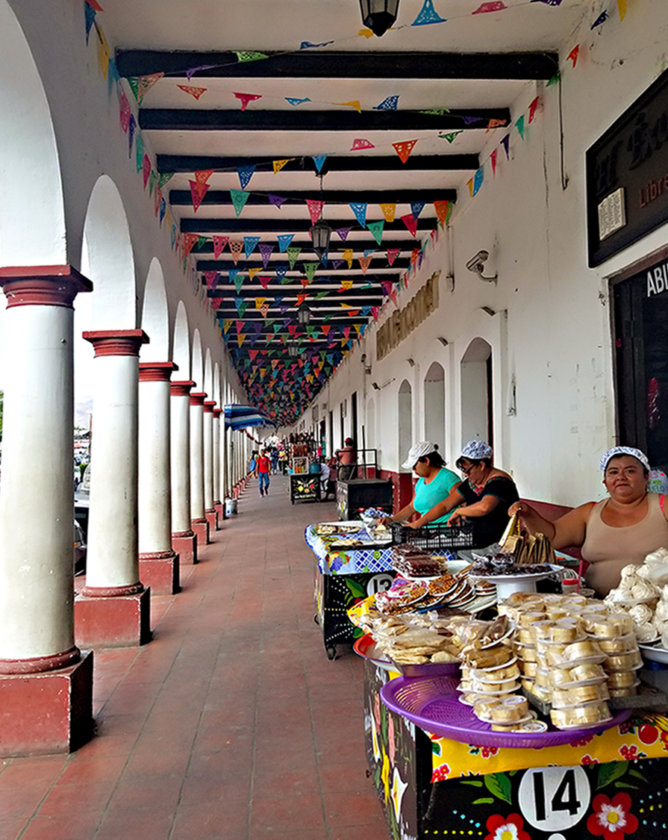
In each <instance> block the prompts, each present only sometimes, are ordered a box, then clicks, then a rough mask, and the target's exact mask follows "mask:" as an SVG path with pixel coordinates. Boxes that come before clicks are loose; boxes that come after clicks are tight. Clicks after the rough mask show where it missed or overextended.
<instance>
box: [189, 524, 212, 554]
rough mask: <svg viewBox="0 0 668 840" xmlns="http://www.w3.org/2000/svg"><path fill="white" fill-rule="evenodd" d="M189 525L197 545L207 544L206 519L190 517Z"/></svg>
mask: <svg viewBox="0 0 668 840" xmlns="http://www.w3.org/2000/svg"><path fill="white" fill-rule="evenodd" d="M190 527H191V528H192V529H193V533H194V534H195V537H196V538H197V545H198V547H199V546H200V545H208V544H209V523H208V522H207V521H206V519H192V520H191V521H190Z"/></svg>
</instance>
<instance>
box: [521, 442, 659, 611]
mask: <svg viewBox="0 0 668 840" xmlns="http://www.w3.org/2000/svg"><path fill="white" fill-rule="evenodd" d="M600 467H601V471H602V473H603V485H604V486H605V489H606V490H607V491H608V494H609V498H608V499H605V500H604V501H602V502H586V503H585V504H583V505H580V506H579V507H577V508H575V509H574V510H571V511H569V512H568V513H566V514H564V516H561V517H560V518H559V519H557V520H556V521H555V522H549V521H548V520H546V519H543V517H542V516H540V515H539V514H538V513H537V512H536V511H535V510H534V509H533V508H532V507H531V505H528V504H527V503H526V502H518V503H517V504H515V505H513V506H512V507H511V509H510V513H511V514H512V513H518V514H519V517H520V521H521V522H522V525H523V526H524V528H526V530H527V531H528V532H529V533H531V534H535V533H542V534H545V536H546V537H547V538H548V539H549V540H550V541H551V542H552V546H553V547H554V548H557V549H559V548H567V547H568V546H571V545H572V546H577V547H578V548H580V547H581V551H580V553H581V554H582V557H583V558H584V559H585V560H586V561H587V563H589V567H588V569H587V573H586V581H587V583H588V584H589V586H591V587H593V588H594V589H595V590H596V591H597V592H598V594H599V595H603V596H605V595H607V594H608V592H609V591H610V590H611V589H613V588H614V587H616V586H618V585H619V580H620V574H621V570H622V569H623V567H624V566H626V565H628V564H629V563H636V564H638V565H640V564H641V563H642V562H643V560H644V559H645V557H646V556H647V555H648V554H649V553H650V552H652V551H655V550H656V549H657V548H661V547H665V548H668V521H667V520H668V505H666V504H665V499H666V497H665V496H660V495H659V494H657V493H648V491H647V482H648V479H649V472H650V469H649V461H648V460H647V456H646V455H645V454H644V452H641V450H640V449H635V448H633V447H630V446H615V447H613V448H612V449H609V450H608V451H607V452H606V453H605V455H604V456H603V457H602V458H601V463H600Z"/></svg>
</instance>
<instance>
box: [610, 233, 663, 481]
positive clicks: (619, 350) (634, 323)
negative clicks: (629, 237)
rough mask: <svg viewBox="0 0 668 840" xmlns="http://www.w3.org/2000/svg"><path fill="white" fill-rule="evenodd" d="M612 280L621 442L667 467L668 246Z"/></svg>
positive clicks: (655, 463)
mask: <svg viewBox="0 0 668 840" xmlns="http://www.w3.org/2000/svg"><path fill="white" fill-rule="evenodd" d="M640 265H641V268H640V269H639V268H638V267H636V268H635V269H632V270H631V271H632V272H633V273H627V276H626V277H621V278H619V279H618V280H615V281H613V284H612V298H613V318H614V322H613V329H614V336H613V337H614V353H615V399H616V408H617V431H618V440H619V443H620V444H622V445H625V446H637V447H638V448H639V449H642V450H643V452H645V453H646V455H647V457H648V459H649V462H650V464H651V466H652V467H653V468H655V469H660V470H662V471H663V472H664V473H666V472H668V249H664V250H663V251H662V252H659V254H658V255H657V254H655V255H654V257H653V258H650V259H648V260H646V261H644V264H643V263H641V264H640Z"/></svg>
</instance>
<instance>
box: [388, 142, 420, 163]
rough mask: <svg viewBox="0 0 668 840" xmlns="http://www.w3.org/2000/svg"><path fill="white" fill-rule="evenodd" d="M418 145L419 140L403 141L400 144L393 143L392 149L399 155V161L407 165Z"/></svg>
mask: <svg viewBox="0 0 668 840" xmlns="http://www.w3.org/2000/svg"><path fill="white" fill-rule="evenodd" d="M416 143H417V140H402V141H401V142H400V143H392V147H393V149H394V150H395V152H396V153H397V154H398V155H399V159H400V160H401V162H402V163H406V161H407V160H408V158H409V157H410V155H411V152H412V151H413V149H414V148H415V144H416Z"/></svg>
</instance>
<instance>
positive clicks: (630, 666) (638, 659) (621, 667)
mask: <svg viewBox="0 0 668 840" xmlns="http://www.w3.org/2000/svg"><path fill="white" fill-rule="evenodd" d="M603 665H604V667H605V670H606V671H633V670H635V669H636V668H642V656H641V655H640V651H637V650H636V651H632V652H631V653H619V654H615V655H614V656H608V657H607V659H606V660H605V662H604V663H603Z"/></svg>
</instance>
